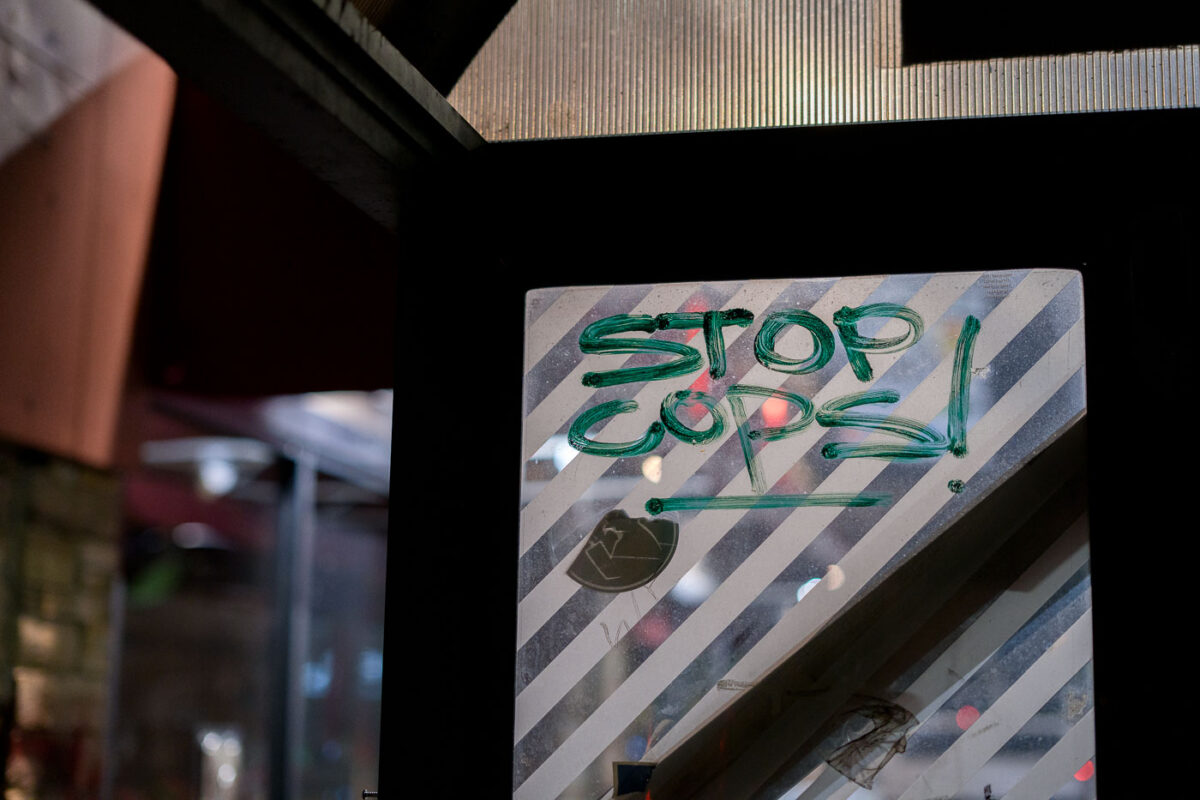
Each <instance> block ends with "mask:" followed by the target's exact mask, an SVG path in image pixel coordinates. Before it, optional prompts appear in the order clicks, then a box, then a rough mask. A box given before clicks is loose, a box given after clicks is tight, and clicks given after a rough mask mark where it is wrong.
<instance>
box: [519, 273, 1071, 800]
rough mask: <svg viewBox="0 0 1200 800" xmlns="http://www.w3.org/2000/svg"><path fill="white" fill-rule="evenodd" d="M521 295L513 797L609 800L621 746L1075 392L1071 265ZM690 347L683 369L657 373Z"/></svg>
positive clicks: (881, 571)
mask: <svg viewBox="0 0 1200 800" xmlns="http://www.w3.org/2000/svg"><path fill="white" fill-rule="evenodd" d="M861 309H867V311H866V312H862V311H860V315H859V316H857V317H856V316H855V315H854V314H852V313H848V312H851V311H853V310H861ZM527 310H528V314H527V340H526V354H527V359H526V361H527V363H526V375H525V442H524V446H525V456H526V460H525V465H524V474H523V482H522V501H521V502H522V524H521V553H522V555H521V560H520V567H519V570H520V572H519V586H520V590H519V610H518V618H519V622H518V650H517V685H516V706H517V709H516V710H517V726H516V727H517V730H516V736H515V740H514V780H513V789H514V796H517V797H558V796H561V797H588V798H595V797H600V796H603V795H604V794H605V792H606V791H607V790H608V789H610V788H611V784H612V762H614V761H637V760H651V761H652V760H655V759H656V758H658V757H660V756H661V755H662V754H663V753H664V752H666V750H668V749H669V748H670V747H671V746H673V745H674V744H675V743H677V742H678V741H680V740H681V739H682V738H683V737H684V736H685V735H686V734H687V733H689V732H690V731H692V730H694V729H695V727H696V726H697V725H698V724H699V723H700V722H702V721H703V720H704V719H705V718H707V717H708V716H709V715H711V714H712V713H714V712H715V711H717V710H719V709H720V708H721V707H722V706H723V705H724V704H725V703H727V702H728V701H729V700H731V699H732V698H733V697H735V696H736V695H737V693H738V692H739V691H740V690H741V689H743V688H745V686H747V685H749V684H750V683H752V682H753V681H754V680H756V679H757V678H759V677H760V676H761V674H762V673H763V671H764V670H765V669H767V668H769V667H770V666H771V665H772V664H774V663H775V662H776V661H777V660H778V659H779V658H781V657H782V656H783V655H785V654H786V653H787V652H789V651H790V650H791V649H793V648H794V647H795V646H796V645H797V644H799V643H800V642H801V641H803V640H804V638H807V636H809V635H811V634H812V633H813V632H815V631H816V630H817V629H819V627H820V626H821V625H822V624H823V623H824V622H825V621H826V620H827V619H829V618H830V616H831V615H832V614H834V613H837V611H838V609H840V608H843V607H845V606H846V604H848V603H851V602H853V598H854V597H856V596H858V595H859V594H860V593H862V592H865V591H868V590H869V589H870V588H871V586H872V585H874V583H875V582H877V581H879V580H880V579H882V577H883V576H885V575H887V574H889V573H890V572H891V571H892V570H894V569H895V568H896V567H897V566H898V565H899V564H900V563H902V562H903V561H904V560H905V559H906V558H908V557H909V556H910V555H911V554H912V553H913V552H916V551H917V550H918V549H919V548H920V547H921V546H922V545H923V544H924V543H926V542H928V541H929V540H930V539H931V538H932V537H935V536H937V535H938V533H939V532H940V531H941V530H943V529H944V528H945V527H946V526H947V525H948V524H949V523H950V522H951V521H952V520H953V519H955V518H956V517H957V516H958V515H959V514H961V513H962V512H963V511H964V510H965V509H966V508H969V507H970V506H971V505H973V504H974V503H976V502H977V501H978V500H979V499H980V498H981V497H983V496H985V495H986V494H987V492H988V491H989V490H990V489H991V488H992V487H994V486H995V485H996V484H997V482H999V481H1000V480H1001V479H1002V478H1003V477H1004V476H1005V475H1006V474H1008V473H1009V472H1011V471H1012V470H1013V469H1015V468H1017V467H1019V466H1020V465H1021V464H1023V463H1024V462H1025V461H1026V460H1028V458H1029V457H1030V455H1031V454H1032V453H1034V452H1035V451H1036V450H1038V449H1039V448H1040V447H1042V446H1044V444H1045V443H1046V442H1047V441H1048V440H1050V439H1052V438H1053V437H1054V436H1055V435H1056V434H1057V433H1058V432H1060V431H1061V430H1063V429H1064V428H1065V426H1067V425H1068V424H1069V423H1070V422H1071V421H1072V420H1074V419H1075V418H1077V417H1078V416H1079V415H1080V414H1081V413H1082V412H1083V409H1084V381H1083V370H1082V341H1083V337H1082V290H1081V285H1080V281H1079V278H1078V276H1077V275H1076V274H1074V273H1070V272H1064V271H1031V270H1026V271H1012V272H992V273H970V274H968V273H962V274H943V275H903V276H877V277H870V278H848V279H819V280H799V281H749V282H734V283H710V284H694V285H677V284H671V285H654V286H650V285H644V286H618V287H602V288H591V287H589V288H570V289H552V290H539V291H536V292H531V293H530V295H529V298H528V305H527ZM902 310H903V311H902ZM734 311H739V312H741V311H745V312H748V313H745V314H741V315H740V316H739V315H735V314H733V313H732V312H734ZM797 311H807V312H809V314H810V315H811V317H799V316H797V315H796V312H797ZM706 312H708V313H707V315H706ZM904 312H912V317H914V318H915V319H916V324H913V323H912V322H909V321H907V319H906V318H905V316H904ZM720 313H725V314H727V318H720V317H718V316H717V315H718V314H720ZM839 313H840V316H839V317H836V318H835V315H838V314H839ZM620 315H627V316H622V319H621V320H620V321H619V323H614V322H613V318H615V317H618V316H620ZM636 315H642V316H641V317H638V319H634V320H631V319H630V317H634V316H636ZM647 320H650V321H647ZM772 320H777V321H779V325H778V326H777V327H778V328H779V330H778V331H777V335H776V336H775V338H771V336H770V335H768V334H769V333H770V331H769V330H768V333H766V334H764V332H763V331H764V329H769V328H770V325H769V323H770V322H771V321H772ZM839 320H840V322H841V324H839ZM970 320H975V321H976V322H977V323H978V324H977V332H975V333H972V327H971V326H972V324H973V323H971V322H970ZM743 323H745V324H743ZM606 325H607V326H608V327H607V328H605V326H606ZM597 331H599V333H598V334H597ZM918 334H919V335H918ZM823 337H824V338H823ZM856 337H857V338H856ZM620 339H633V340H642V341H644V340H655V341H658V342H662V343H665V344H664V345H662V346H661V347H662V349H659V350H657V351H653V352H652V351H650V350H649V349H642V347H643V346H640V345H637V344H633V345H630V344H628V343H627V344H626V345H625V347H624V348H623V349H622V348H620V347H613V346H611V344H610V343H611V342H612V341H613V340H620ZM714 342H715V343H716V344H714ZM847 342H849V343H850V344H851V345H852V346H851V347H850V348H848V347H847V346H846V345H847ZM886 342H890V343H891V344H890V346H885V343H886ZM721 345H723V346H721ZM855 345H857V346H859V347H858V349H855ZM823 346H824V347H825V352H822V351H821V348H822V347H823ZM605 347H608V348H609V349H603V348H605ZM587 348H591V352H584V349H587ZM689 348H690V349H691V350H692V351H693V352H694V353H695V354H696V356H697V357H698V358H696V359H693V360H694V361H697V362H698V363H697V366H696V368H695V369H691V370H683V369H682V367H681V368H680V369H681V372H680V374H677V375H665V376H663V375H661V374H656V373H655V372H654V371H655V369H660V372H661V371H662V370H661V368H662V365H664V364H670V363H672V362H674V361H682V360H684V359H686V358H687V356H686V355H685V354H686V351H687V350H688V349H689ZM964 351H965V352H964ZM856 360H857V361H859V362H862V361H865V362H866V365H867V367H868V370H869V372H870V374H869V375H866V376H864V375H863V374H861V371H860V370H861V363H860V364H858V365H856V363H855V361H856ZM718 361H721V362H723V364H721V367H720V369H719V370H714V368H713V367H714V364H715V363H716V362H718ZM798 365H805V366H801V367H798ZM780 367H783V368H785V369H791V370H793V371H791V372H783V371H780V370H779V368H780ZM856 367H857V368H856ZM797 369H802V370H803V371H796V370H797ZM617 370H640V371H639V372H625V373H617V372H616V371H617ZM629 375H636V376H638V378H639V379H638V380H629V381H627V382H620V380H619V379H620V378H621V377H624V376H629ZM647 376H649V377H647ZM608 380H613V381H614V382H612V383H607V384H606V383H605V382H606V381H608ZM956 386H957V387H958V389H957V390H956V389H955V387H956ZM738 387H749V388H738ZM956 391H958V392H959V396H960V399H958V400H955V392H956ZM863 392H871V393H873V394H872V396H868V397H864V396H863V395H862V394H861V393H863ZM848 398H849V399H848ZM806 401H807V403H806ZM589 414H592V415H593V416H591V417H589ZM839 414H840V416H839ZM882 420H886V422H883V421H882ZM714 430H715V432H714ZM956 430H957V433H956ZM956 437H958V438H957V439H956ZM959 439H961V440H962V442H961V444H962V445H963V449H964V450H965V452H964V453H963V454H962V455H961V456H960V455H958V454H957V453H956V452H955V451H954V449H953V448H954V444H955V442H956V441H958V440H959ZM618 445H619V446H620V448H619V450H620V452H619V454H616V455H614V454H612V453H604V452H602V450H603V448H604V447H616V446H618ZM855 447H876V448H878V447H886V448H890V450H888V451H887V453H888V454H886V455H885V456H884V457H858V456H857V455H855V451H854V449H853V448H855ZM861 452H866V453H870V452H872V451H861ZM722 506H723V507H722ZM1014 746H1015V745H1014ZM885 772H886V770H885ZM881 774H882V773H881Z"/></svg>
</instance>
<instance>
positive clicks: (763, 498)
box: [646, 493, 892, 514]
mask: <svg viewBox="0 0 1200 800" xmlns="http://www.w3.org/2000/svg"><path fill="white" fill-rule="evenodd" d="M891 502H892V496H891V495H890V494H842V493H824V494H743V495H726V496H724V497H651V498H650V499H649V500H647V501H646V511H647V512H648V513H650V514H663V513H665V512H667V511H705V510H711V509H741V508H806V507H809V506H845V507H847V508H865V507H867V506H878V505H888V504H890V503H891Z"/></svg>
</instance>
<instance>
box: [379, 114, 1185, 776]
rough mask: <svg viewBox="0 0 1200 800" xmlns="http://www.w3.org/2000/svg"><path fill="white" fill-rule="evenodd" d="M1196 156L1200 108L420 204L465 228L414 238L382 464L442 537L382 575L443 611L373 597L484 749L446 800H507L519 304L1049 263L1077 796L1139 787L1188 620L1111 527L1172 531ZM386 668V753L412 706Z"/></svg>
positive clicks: (684, 158) (785, 136) (780, 152)
mask: <svg viewBox="0 0 1200 800" xmlns="http://www.w3.org/2000/svg"><path fill="white" fill-rule="evenodd" d="M1198 134H1200V113H1197V112H1195V111H1173V112H1145V113H1138V114H1105V115H1078V116H1061V117H1040V118H1019V119H994V120H974V121H953V122H928V123H897V124H889V125H873V126H857V127H840V128H832V127H831V128H808V129H788V130H762V131H743V132H725V133H697V134H682V135H662V136H645V137H627V138H608V139H589V140H571V141H541V142H527V143H514V144H493V145H489V146H488V147H486V148H484V149H483V150H482V151H480V152H479V153H477V154H476V156H475V158H474V161H473V163H472V164H471V165H470V169H469V171H464V172H463V173H461V174H459V175H458V176H456V177H453V178H449V179H447V180H444V181H443V182H442V183H441V184H440V185H439V186H438V187H434V189H433V190H432V195H431V197H436V199H437V202H436V203H431V207H436V208H441V209H443V210H444V209H456V210H460V211H463V212H464V214H466V215H467V216H466V219H455V218H453V216H452V215H447V214H436V215H431V216H436V217H437V218H438V220H440V222H431V227H430V230H431V231H432V232H434V233H435V235H432V236H430V237H428V238H429V239H430V241H435V242H441V243H447V242H453V243H454V245H453V246H452V247H450V246H444V245H437V246H431V247H427V248H426V249H424V250H423V251H422V252H421V254H420V258H421V263H423V264H425V265H426V267H425V269H424V274H425V275H426V276H427V279H428V280H430V281H431V283H430V284H428V285H430V286H432V287H434V289H433V291H434V292H436V294H433V295H430V296H434V297H437V298H439V299H440V300H441V301H442V302H441V305H440V306H439V307H441V308H443V309H445V310H444V311H443V312H442V314H443V317H442V320H443V324H442V325H441V326H440V327H438V328H437V331H438V336H437V337H436V339H430V340H428V341H427V345H426V346H424V347H419V348H418V347H411V348H408V349H405V350H403V351H401V352H399V353H398V356H397V370H398V371H397V375H398V377H397V387H398V389H397V399H396V401H397V403H400V404H402V405H401V407H402V408H403V409H405V410H399V409H398V410H397V413H396V417H395V419H396V427H395V432H394V436H395V439H394V452H395V453H396V460H395V463H396V464H402V463H404V460H405V459H406V458H409V459H414V458H415V460H416V463H418V464H430V465H442V464H453V465H455V472H454V473H453V477H451V478H447V479H446V480H444V481H438V482H431V483H429V484H423V485H422V487H421V510H420V511H419V512H418V516H419V519H420V520H421V523H422V527H421V529H422V530H427V531H437V532H438V533H437V534H436V535H422V536H413V537H412V538H411V540H406V542H407V541H411V544H406V549H405V551H404V553H403V555H402V556H399V553H400V551H399V549H398V548H397V549H395V550H394V552H393V553H392V558H393V561H392V562H391V563H390V564H389V574H392V575H395V574H400V573H401V572H404V571H411V569H412V568H413V566H414V565H420V564H431V563H447V564H453V565H454V567H453V574H454V579H453V585H454V586H455V587H458V590H457V591H453V592H441V593H440V594H438V595H437V601H438V605H437V613H436V614H424V613H419V612H417V611H415V610H414V609H416V608H418V607H419V606H420V605H422V604H427V601H428V598H429V597H430V594H429V591H428V590H425V589H417V588H414V589H410V590H408V591H404V592H403V593H398V592H391V593H389V598H388V601H389V611H388V621H389V639H388V641H389V645H388V646H389V653H391V652H394V650H393V649H392V648H395V647H400V648H404V647H406V646H408V645H407V644H406V643H409V642H411V643H414V644H416V643H436V644H435V645H433V646H432V647H429V646H426V648H425V650H424V652H423V653H422V658H421V664H420V674H421V675H423V676H425V677H426V678H428V676H431V675H436V676H438V682H439V686H444V687H447V689H446V690H445V691H443V690H441V689H439V691H438V697H437V703H436V707H437V714H438V715H439V716H440V717H441V718H443V719H446V720H470V725H471V737H472V740H473V741H475V742H477V743H479V744H478V746H477V747H476V748H475V749H474V750H473V753H472V769H471V770H470V771H469V774H465V773H464V771H463V770H461V769H460V768H459V767H460V755H459V754H458V753H457V752H456V751H454V750H452V749H447V750H445V751H441V752H440V753H439V754H435V755H432V756H431V760H430V761H427V762H425V766H424V767H423V769H428V770H430V771H432V772H434V773H438V774H454V775H456V780H455V793H456V794H460V795H462V794H470V793H471V791H472V790H474V791H475V792H476V793H479V794H481V796H482V795H483V794H494V793H497V792H505V791H507V790H508V789H507V787H508V786H510V785H511V778H510V776H511V757H512V756H511V754H512V751H511V737H512V688H513V641H514V637H515V626H516V620H515V617H516V614H515V606H516V604H515V602H513V600H514V597H515V596H516V573H517V570H516V565H517V553H516V551H515V542H516V541H517V524H518V518H517V511H516V509H517V497H518V493H517V492H518V477H519V476H518V470H517V469H516V464H517V461H516V458H517V454H518V453H519V452H520V450H519V447H520V431H521V427H520V425H519V424H517V421H518V420H519V419H520V415H521V413H522V411H521V401H520V398H521V397H522V388H521V375H522V371H523V368H522V349H521V346H520V342H521V340H522V336H523V322H522V321H523V305H524V293H525V291H527V290H528V289H530V288H534V287H539V286H556V285H592V284H612V283H650V282H667V281H683V280H688V281H699V280H720V279H732V280H736V279H749V278H769V277H789V278H804V277H825V276H845V275H857V274H864V275H871V274H889V273H902V272H937V271H950V270H975V269H1004V268H1031V267H1055V268H1071V269H1077V270H1079V271H1080V272H1081V273H1082V274H1083V279H1084V291H1085V304H1086V311H1085V314H1086V320H1087V323H1086V324H1087V348H1088V361H1087V387H1088V403H1089V411H1088V428H1089V432H1090V445H1089V453H1090V456H1089V462H1088V479H1089V486H1090V493H1089V497H1090V500H1089V509H1090V516H1091V520H1092V533H1091V535H1092V542H1093V578H1094V586H1095V609H1096V611H1095V613H1096V620H1097V622H1096V636H1095V649H1096V669H1095V672H1096V687H1097V693H1098V699H1097V709H1098V710H1097V719H1098V723H1097V724H1098V736H1099V745H1098V747H1099V750H1098V755H1097V763H1098V764H1099V765H1100V767H1099V775H1100V777H1099V780H1100V781H1101V783H1100V784H1099V785H1100V786H1102V787H1103V790H1104V791H1105V792H1106V793H1109V792H1112V791H1114V790H1116V791H1118V792H1119V791H1121V790H1122V789H1133V788H1134V787H1139V786H1140V782H1141V781H1142V779H1143V776H1142V773H1143V770H1144V765H1145V764H1147V763H1152V762H1151V752H1150V751H1151V748H1152V747H1153V745H1152V744H1151V743H1152V742H1153V741H1155V740H1156V737H1154V736H1149V735H1147V732H1148V731H1151V730H1157V726H1158V724H1159V720H1158V714H1159V710H1160V708H1161V705H1160V704H1159V703H1158V702H1157V701H1156V700H1154V699H1153V697H1152V694H1153V693H1152V692H1150V691H1149V687H1152V686H1155V685H1156V684H1157V683H1158V682H1159V681H1160V680H1161V674H1162V670H1163V669H1164V665H1163V659H1164V658H1167V659H1169V658H1173V653H1174V649H1173V648H1174V645H1173V644H1171V642H1172V641H1174V640H1172V639H1166V638H1163V636H1164V629H1165V626H1164V625H1163V624H1162V623H1161V621H1162V620H1163V619H1164V618H1166V617H1169V616H1170V615H1172V614H1174V613H1176V611H1177V609H1180V608H1186V607H1188V603H1189V602H1190V600H1189V597H1188V595H1187V594H1186V591H1185V590H1186V581H1180V580H1178V579H1176V578H1173V577H1171V576H1170V574H1169V573H1168V572H1167V571H1165V570H1163V569H1159V567H1158V566H1154V567H1147V569H1148V570H1149V571H1148V572H1144V573H1143V572H1141V571H1139V573H1138V578H1137V581H1138V583H1139V588H1138V589H1137V590H1136V591H1134V590H1131V588H1130V585H1129V581H1130V578H1131V576H1130V573H1129V569H1130V552H1131V551H1130V544H1131V542H1130V534H1131V532H1132V531H1137V532H1138V539H1139V541H1140V542H1141V543H1142V544H1143V546H1147V542H1149V541H1151V539H1150V537H1156V538H1154V539H1153V541H1154V544H1153V545H1152V546H1153V548H1154V550H1153V552H1155V553H1158V554H1159V555H1158V556H1156V557H1154V562H1155V564H1156V565H1157V564H1159V563H1162V564H1165V563H1170V562H1172V561H1173V560H1174V558H1175V557H1176V555H1177V554H1176V552H1175V548H1176V547H1178V546H1179V536H1180V534H1181V532H1182V531H1184V530H1188V529H1190V528H1191V527H1192V526H1191V525H1190V524H1188V523H1187V522H1186V520H1187V518H1188V509H1187V507H1186V505H1185V504H1181V503H1180V501H1179V499H1178V497H1179V496H1178V494H1176V492H1178V491H1179V490H1181V489H1182V487H1181V486H1180V484H1179V480H1180V479H1181V478H1183V477H1184V474H1183V473H1176V472H1174V471H1173V470H1174V468H1173V466H1172V465H1171V464H1170V463H1169V462H1170V456H1169V453H1168V452H1167V451H1168V450H1174V451H1176V452H1181V451H1187V450H1189V449H1190V448H1191V447H1193V446H1194V445H1195V433H1194V432H1192V431H1191V430H1190V429H1188V428H1186V426H1182V425H1175V424H1168V426H1167V427H1166V428H1164V429H1162V430H1151V428H1150V427H1146V426H1147V425H1150V426H1153V425H1157V424H1158V423H1159V422H1162V421H1165V419H1166V418H1165V417H1164V416H1162V415H1161V414H1160V412H1157V411H1152V410H1150V409H1151V408H1156V407H1157V404H1158V403H1159V402H1161V401H1160V400H1159V399H1158V398H1164V397H1167V396H1170V393H1171V392H1173V391H1175V390H1174V388H1173V387H1174V386H1175V381H1177V380H1178V376H1180V375H1181V374H1182V372H1181V371H1182V370H1183V369H1184V367H1183V365H1184V364H1186V360H1185V359H1186V353H1185V351H1184V348H1185V346H1186V343H1187V342H1188V341H1190V339H1191V333H1190V321H1189V319H1188V315H1187V314H1186V313H1185V312H1183V311H1182V310H1181V309H1182V308H1183V307H1184V305H1185V304H1186V302H1187V298H1190V297H1191V296H1193V295H1194V293H1195V290H1196V280H1195V269H1196V266H1197V264H1196V259H1197V253H1198V252H1200V248H1198V247H1197V245H1198V242H1197V227H1196V223H1195V220H1196V219H1197V215H1198V214H1200V203H1198V202H1197V200H1196V198H1195V195H1194V191H1193V187H1194V186H1195V185H1196V181H1197V178H1200V161H1198V158H1197V154H1196V149H1195V146H1194V143H1195V141H1196V140H1197V135H1198ZM463 230H470V231H472V235H471V236H470V237H464V236H462V233H461V232H462V231H463ZM417 379H419V384H418V382H417ZM417 385H421V386H423V387H438V388H439V391H437V392H436V394H435V395H433V396H432V398H431V395H430V394H429V392H428V388H426V389H425V390H424V391H420V390H414V389H413V388H412V387H414V386H417ZM401 387H408V388H405V389H402V388H401ZM431 399H432V401H433V402H435V403H436V405H435V406H434V408H435V409H436V413H435V414H434V415H432V416H428V415H426V416H421V415H420V412H421V409H424V408H427V407H428V406H427V404H428V403H430V402H431ZM1147 404H1149V405H1147ZM1139 409H1140V410H1139ZM422 419H425V420H428V422H425V423H418V422H417V421H418V420H422ZM1151 441H1159V442H1168V441H1169V442H1171V445H1170V447H1168V448H1166V449H1160V448H1158V447H1157V446H1153V447H1149V448H1148V447H1147V446H1146V445H1147V444H1148V443H1149V442H1151ZM1164 447H1165V445H1164ZM449 454H456V455H459V456H461V458H459V459H455V460H452V461H448V460H447V459H448V458H449ZM398 469H399V468H398ZM396 476H397V472H395V471H394V472H393V480H396ZM392 497H393V502H399V503H403V502H405V501H404V500H402V499H400V498H402V497H403V493H402V492H401V491H400V490H399V487H398V486H394V487H393V492H392ZM1172 498H1175V499H1172ZM394 508H395V510H396V513H397V518H399V516H401V515H404V514H406V513H407V511H406V507H405V506H403V505H396V506H395V507H394ZM464 510H468V511H469V513H468V515H467V516H463V515H462V513H461V512H463V511H464ZM408 524H409V525H412V524H414V523H413V522H412V521H410V522H409V523H408ZM393 535H394V536H395V535H396V534H395V533H393ZM1160 548H1161V549H1160ZM1139 552H1141V551H1139ZM397 557H400V558H401V559H402V560H400V561H397V560H395V559H396V558H397ZM1139 569H1140V568H1139ZM441 585H442V583H441V581H438V580H434V579H433V578H432V577H431V579H430V586H441ZM391 631H400V633H398V634H397V635H393V634H392V633H391ZM388 664H389V667H388V669H389V672H388V677H387V678H386V679H385V686H386V687H387V688H385V695H386V697H385V702H386V703H387V705H386V706H385V708H386V710H385V720H387V722H386V723H385V732H384V735H385V738H386V741H385V744H384V752H385V753H386V752H389V748H392V750H393V751H394V750H395V748H397V747H398V746H399V741H400V740H401V739H402V737H403V732H404V731H405V730H407V729H408V726H409V724H410V722H409V721H408V720H410V719H411V717H409V715H408V714H407V713H406V712H405V711H404V709H405V707H406V703H407V702H408V701H409V700H408V698H409V697H410V695H411V691H412V689H411V688H410V687H412V686H414V685H418V686H419V685H422V684H420V683H417V684H413V683H412V679H413V678H414V677H417V675H416V673H414V671H413V670H414V667H413V666H412V665H402V664H401V663H399V660H397V659H393V660H390V661H389V662H388ZM393 676H394V677H393ZM393 720H394V722H393ZM456 726H457V723H456V725H455V727H456ZM449 727H450V726H449V724H448V723H447V730H449ZM384 768H385V774H384V777H383V779H382V783H381V787H400V786H403V785H404V783H403V780H404V778H403V777H402V776H403V774H404V772H405V771H406V768H405V767H402V766H400V765H391V764H388V762H387V761H386V760H385V767H384ZM389 769H392V770H394V771H393V772H391V773H388V772H386V770H389ZM392 791H395V789H393V790H392ZM1131 793H1132V794H1137V792H1136V791H1134V792H1131Z"/></svg>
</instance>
